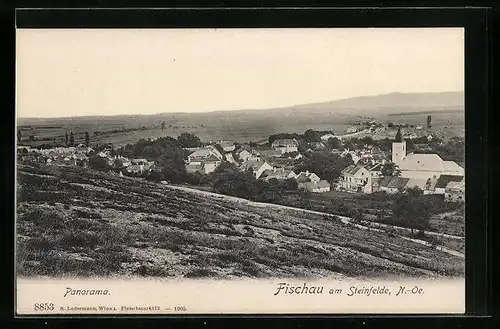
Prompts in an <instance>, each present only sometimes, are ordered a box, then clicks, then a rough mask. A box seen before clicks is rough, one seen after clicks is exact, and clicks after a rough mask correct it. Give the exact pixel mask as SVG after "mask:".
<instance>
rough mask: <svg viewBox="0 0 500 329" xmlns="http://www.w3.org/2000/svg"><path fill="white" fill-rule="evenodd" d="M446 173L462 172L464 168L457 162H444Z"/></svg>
mask: <svg viewBox="0 0 500 329" xmlns="http://www.w3.org/2000/svg"><path fill="white" fill-rule="evenodd" d="M443 169H444V171H456V172H462V171H463V170H464V168H462V167H460V166H459V165H458V163H456V162H455V161H443Z"/></svg>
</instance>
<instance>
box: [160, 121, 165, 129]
mask: <svg viewBox="0 0 500 329" xmlns="http://www.w3.org/2000/svg"><path fill="white" fill-rule="evenodd" d="M163 130H165V121H162V123H161V131H163Z"/></svg>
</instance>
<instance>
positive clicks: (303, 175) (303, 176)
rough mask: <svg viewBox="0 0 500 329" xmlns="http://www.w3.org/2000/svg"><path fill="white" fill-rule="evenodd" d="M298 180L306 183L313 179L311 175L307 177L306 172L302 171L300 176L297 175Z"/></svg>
mask: <svg viewBox="0 0 500 329" xmlns="http://www.w3.org/2000/svg"><path fill="white" fill-rule="evenodd" d="M296 180H297V182H299V183H305V182H310V181H311V179H310V178H309V177H307V175H306V173H303V172H302V173H300V174H299V175H298V176H297V179H296Z"/></svg>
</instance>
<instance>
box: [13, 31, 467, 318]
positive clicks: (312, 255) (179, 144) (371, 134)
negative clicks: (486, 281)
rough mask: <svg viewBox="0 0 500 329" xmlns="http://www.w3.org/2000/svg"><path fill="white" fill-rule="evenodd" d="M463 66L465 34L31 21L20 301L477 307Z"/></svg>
mask: <svg viewBox="0 0 500 329" xmlns="http://www.w3.org/2000/svg"><path fill="white" fill-rule="evenodd" d="M464 57H465V56H464V29H463V28H286V29H285V28H282V29H279V28H253V29H250V28H248V29H244V28H239V29H230V28H227V29H209V28H203V29H168V28H165V29H17V30H16V122H17V123H16V124H17V126H16V132H17V138H16V141H17V142H16V152H17V155H16V169H17V172H16V187H15V194H16V208H15V209H16V219H15V220H16V222H15V229H16V232H15V233H16V245H15V261H16V269H15V274H16V277H17V305H18V312H20V313H25V314H32V313H37V314H41V313H44V314H56V313H59V314H76V313H93V314H94V313H99V314H107V313H125V314H129V313H134V312H139V313H141V312H142V313H148V314H150V313H151V314H165V313H167V314H168V313H182V312H184V313H217V314H220V313H231V312H233V313H234V312H247V313H252V312H255V313H265V312H275V313H287V312H288V313H293V312H295V313H300V312H302V311H303V312H309V313H311V312H315V311H317V312H325V313H343V312H353V313H356V312H357V313H362V312H371V311H377V310H378V311H380V312H382V311H387V310H389V307H392V308H393V309H394V310H395V312H398V311H399V312H403V313H411V312H413V311H414V312H427V313H429V312H430V311H432V310H431V309H430V308H431V307H435V308H436V309H435V310H436V311H440V310H442V308H443V307H444V310H445V311H448V312H450V313H454V312H456V313H461V312H463V311H464V308H465V297H464V296H465V239H466V237H465V139H464V136H465V100H464ZM426 285H427V286H426ZM204 289H205V290H204ZM440 289H444V290H440ZM240 294H241V295H244V296H246V297H245V298H240V299H235V298H234V296H237V295H240ZM214 295H215V296H217V295H218V296H220V297H221V301H220V302H219V301H218V300H216V299H214ZM230 295H231V296H233V298H229V297H228V296H230ZM320 295H321V296H320ZM332 295H334V296H335V295H336V297H334V296H332ZM444 296H446V297H444ZM226 297H227V298H226ZM344 297H345V298H344ZM273 298H274V300H279V303H278V302H276V305H277V306H274V304H273V303H275V301H273ZM443 298H445V299H443ZM328 301H331V302H328ZM278 304H279V305H278ZM438 306H439V307H441V308H439V307H438ZM447 306H450V308H449V309H447V308H446V307H447ZM384 307H387V308H384Z"/></svg>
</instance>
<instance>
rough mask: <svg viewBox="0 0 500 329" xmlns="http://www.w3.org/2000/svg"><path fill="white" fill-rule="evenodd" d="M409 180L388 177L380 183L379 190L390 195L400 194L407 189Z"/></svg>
mask: <svg viewBox="0 0 500 329" xmlns="http://www.w3.org/2000/svg"><path fill="white" fill-rule="evenodd" d="M409 180H410V179H409V178H402V177H398V176H387V177H384V178H383V179H382V180H381V181H380V183H379V190H380V191H384V192H386V193H389V194H394V193H398V192H400V191H402V190H404V189H405V188H406V187H407V185H408V181H409Z"/></svg>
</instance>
